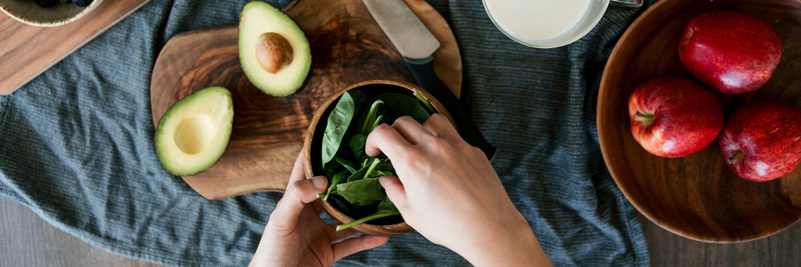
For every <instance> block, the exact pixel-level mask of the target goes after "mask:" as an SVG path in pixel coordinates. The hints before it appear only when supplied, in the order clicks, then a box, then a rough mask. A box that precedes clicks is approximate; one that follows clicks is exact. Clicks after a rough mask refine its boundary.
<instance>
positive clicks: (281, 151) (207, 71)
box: [151, 0, 462, 199]
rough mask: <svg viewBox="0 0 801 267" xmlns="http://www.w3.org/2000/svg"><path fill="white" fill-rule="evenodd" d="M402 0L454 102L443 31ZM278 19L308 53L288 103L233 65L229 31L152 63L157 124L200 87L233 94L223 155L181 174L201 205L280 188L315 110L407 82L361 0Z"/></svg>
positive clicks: (312, 5) (455, 69)
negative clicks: (366, 84) (381, 83)
mask: <svg viewBox="0 0 801 267" xmlns="http://www.w3.org/2000/svg"><path fill="white" fill-rule="evenodd" d="M406 2H407V4H408V5H409V7H410V8H411V9H412V10H413V11H414V12H415V13H416V14H417V15H418V16H419V17H420V18H421V20H422V21H423V23H425V24H426V26H428V28H429V29H431V30H432V32H433V33H434V35H435V36H436V37H437V39H438V40H439V41H440V43H441V44H442V45H441V46H440V48H439V50H437V52H435V53H434V70H435V72H436V73H437V75H438V76H439V77H440V78H441V79H442V80H443V82H444V83H445V84H446V85H447V86H448V87H449V88H450V89H451V90H452V91H454V92H455V93H456V95H457V96H458V95H459V94H458V93H459V92H460V89H461V81H462V67H461V66H462V64H461V57H460V54H459V48H458V46H457V44H456V39H455V38H454V36H453V33H452V32H451V30H450V27H449V26H448V24H447V22H446V21H445V20H444V19H443V18H442V16H440V15H439V13H437V12H436V10H434V9H433V8H432V7H431V6H430V5H428V4H427V3H426V2H425V1H423V0H407V1H406ZM285 12H286V13H287V15H289V16H290V17H292V18H293V19H294V20H295V21H296V22H297V23H298V25H299V26H300V27H301V28H302V29H303V30H304V32H305V34H306V37H307V38H308V40H309V43H310V45H311V49H312V67H311V73H310V75H309V78H308V80H307V81H306V84H305V85H304V86H303V87H302V88H301V89H300V90H299V91H298V92H296V93H295V94H293V95H291V96H288V97H283V98H281V97H273V96H269V95H267V94H265V93H263V92H261V91H259V90H258V89H257V88H256V87H255V86H253V85H252V84H251V83H250V82H249V81H248V79H247V77H246V76H245V75H244V73H243V72H242V68H241V66H240V63H239V56H238V50H237V28H236V26H228V27H221V28H212V29H202V30H198V31H193V32H188V33H185V34H181V35H179V36H176V37H174V38H172V39H171V40H170V41H169V42H168V43H167V45H166V46H165V47H164V48H163V50H162V51H161V53H160V55H159V57H158V59H157V61H156V64H155V66H154V70H153V77H152V80H151V105H152V111H153V122H154V124H155V125H158V122H159V120H160V119H161V116H163V114H164V112H165V111H166V110H167V109H168V108H169V107H170V106H172V105H173V104H174V103H175V102H177V101H178V100H179V99H182V98H183V97H185V96H186V95H188V94H191V93H192V92H195V91H197V90H200V89H203V88H205V87H207V86H212V85H219V86H223V87H226V88H228V89H229V90H230V91H231V92H232V94H233V98H234V124H233V130H232V133H231V139H230V142H229V144H228V148H227V149H226V152H225V154H224V155H223V156H222V158H221V159H220V160H219V161H218V162H217V164H215V165H214V166H212V167H211V168H209V169H208V170H206V171H204V172H202V173H200V174H197V175H194V176H186V177H183V179H184V180H185V181H186V182H187V183H188V184H189V185H190V186H191V187H192V188H193V189H195V191H197V192H198V193H200V194H201V195H203V196H204V197H206V198H209V199H223V198H227V197H232V196H237V195H242V194H247V193H251V192H257V191H282V190H283V189H284V188H285V187H286V184H287V181H288V178H289V174H290V172H291V168H292V166H293V162H294V160H295V158H296V157H297V155H298V153H299V152H300V149H301V146H302V142H303V136H304V132H305V130H306V128H307V127H308V125H309V122H310V121H311V117H312V115H313V112H314V111H315V110H316V109H317V108H318V107H319V106H320V104H321V103H322V102H323V101H324V100H325V99H326V98H327V97H328V96H329V95H330V94H332V93H334V92H336V91H339V90H341V89H344V88H345V87H347V86H348V85H351V84H355V83H357V82H361V81H364V80H371V79H392V80H401V81H408V82H414V77H413V76H412V75H411V73H410V72H409V71H408V70H407V69H406V67H405V65H404V64H403V61H402V59H401V56H400V55H399V54H398V52H397V51H396V50H395V48H394V46H393V45H392V43H391V42H390V41H389V39H388V38H387V37H386V35H385V34H384V33H383V31H381V29H380V28H379V27H378V24H376V22H375V21H374V20H373V18H372V16H371V15H370V13H369V12H368V11H367V8H366V7H365V6H364V4H362V2H361V0H315V1H310V0H305V1H295V2H293V3H292V4H290V5H289V6H288V7H287V8H286V9H285Z"/></svg>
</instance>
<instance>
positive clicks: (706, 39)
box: [679, 11, 782, 94]
mask: <svg viewBox="0 0 801 267" xmlns="http://www.w3.org/2000/svg"><path fill="white" fill-rule="evenodd" d="M781 55H782V43H781V40H780V39H779V35H778V34H776V31H774V30H773V28H771V26H770V25H769V24H768V23H767V22H765V21H764V20H762V19H761V18H759V17H757V16H753V15H749V14H744V13H740V12H735V11H720V12H711V13H706V14H702V15H700V16H698V17H695V18H693V19H692V20H690V22H689V23H687V26H686V27H685V29H684V34H683V35H682V36H681V40H680V42H679V59H680V60H681V63H682V64H683V65H684V67H685V68H686V69H687V71H689V72H690V74H692V75H693V76H695V77H696V78H698V79H699V80H701V82H703V83H705V84H707V85H709V86H710V87H712V88H714V89H716V90H718V91H720V92H721V93H725V94H740V93H745V92H750V91H753V90H756V89H758V88H760V87H762V85H764V84H765V82H767V81H768V79H770V76H771V75H773V71H774V70H776V65H778V64H779V58H781Z"/></svg>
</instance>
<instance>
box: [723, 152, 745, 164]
mask: <svg viewBox="0 0 801 267" xmlns="http://www.w3.org/2000/svg"><path fill="white" fill-rule="evenodd" d="M744 157H745V153H743V151H742V150H740V151H737V154H734V156H733V157H731V158H728V159H726V161H728V162H729V164H734V163H735V162H739V161H741V160H742V159H743V158H744Z"/></svg>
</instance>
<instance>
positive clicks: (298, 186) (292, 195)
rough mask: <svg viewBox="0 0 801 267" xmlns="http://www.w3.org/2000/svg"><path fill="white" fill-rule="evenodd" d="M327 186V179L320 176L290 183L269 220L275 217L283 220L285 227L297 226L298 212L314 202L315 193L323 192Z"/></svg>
mask: <svg viewBox="0 0 801 267" xmlns="http://www.w3.org/2000/svg"><path fill="white" fill-rule="evenodd" d="M327 186H328V179H326V178H325V177H322V176H318V177H314V178H311V179H303V180H300V181H295V182H294V183H291V184H290V185H289V187H287V190H286V193H284V197H282V198H281V200H280V201H278V204H277V205H276V207H275V210H274V211H273V213H272V215H270V217H271V219H272V217H273V216H275V218H281V220H284V223H286V225H295V224H297V221H298V217H299V216H300V212H301V211H303V208H304V207H305V206H306V204H307V203H310V202H312V201H314V200H316V199H317V193H322V192H325V190H326V187H327Z"/></svg>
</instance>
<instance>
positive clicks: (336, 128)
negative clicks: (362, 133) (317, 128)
mask: <svg viewBox="0 0 801 267" xmlns="http://www.w3.org/2000/svg"><path fill="white" fill-rule="evenodd" d="M355 112H356V105H355V103H354V100H353V98H352V97H351V95H350V93H349V92H345V93H344V94H342V97H340V98H339V101H337V105H336V107H334V109H333V110H332V111H331V114H329V115H328V123H327V124H326V126H325V134H324V135H323V144H322V148H323V150H322V163H323V166H325V164H326V163H328V162H329V161H331V159H333V158H334V155H336V153H337V150H339V144H340V143H341V142H342V137H344V136H345V132H347V131H348V126H350V122H351V120H353V115H354V113H355Z"/></svg>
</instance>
